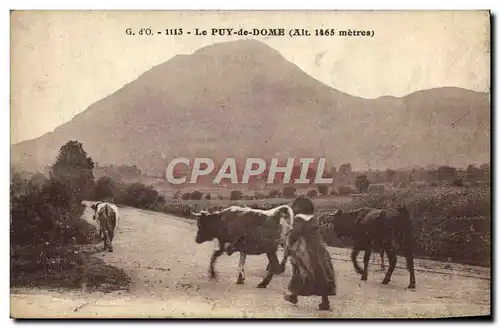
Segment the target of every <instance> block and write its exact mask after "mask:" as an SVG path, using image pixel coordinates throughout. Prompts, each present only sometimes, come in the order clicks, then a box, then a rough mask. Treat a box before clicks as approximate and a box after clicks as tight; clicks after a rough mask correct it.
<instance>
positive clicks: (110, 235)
mask: <svg viewBox="0 0 500 328" xmlns="http://www.w3.org/2000/svg"><path fill="white" fill-rule="evenodd" d="M108 229H109V230H108V238H109V244H108V252H110V253H111V252H113V237H114V232H113V229H112V228H111V227H109V228H108Z"/></svg>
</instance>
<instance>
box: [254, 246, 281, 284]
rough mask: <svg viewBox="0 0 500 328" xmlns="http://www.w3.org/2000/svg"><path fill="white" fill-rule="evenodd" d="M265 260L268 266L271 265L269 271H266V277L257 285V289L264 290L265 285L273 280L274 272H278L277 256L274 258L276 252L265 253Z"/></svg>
mask: <svg viewBox="0 0 500 328" xmlns="http://www.w3.org/2000/svg"><path fill="white" fill-rule="evenodd" d="M266 255H267V258H268V259H269V264H270V265H271V270H267V275H266V276H265V277H264V279H263V280H262V281H261V282H260V284H258V285H257V288H266V287H267V285H269V283H270V282H271V280H272V279H273V274H274V272H275V271H279V261H278V256H276V252H273V253H266Z"/></svg>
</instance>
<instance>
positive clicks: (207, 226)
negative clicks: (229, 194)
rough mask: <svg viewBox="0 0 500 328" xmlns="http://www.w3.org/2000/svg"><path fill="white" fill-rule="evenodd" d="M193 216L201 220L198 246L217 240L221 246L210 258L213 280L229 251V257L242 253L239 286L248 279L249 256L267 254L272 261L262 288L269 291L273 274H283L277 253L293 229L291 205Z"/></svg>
mask: <svg viewBox="0 0 500 328" xmlns="http://www.w3.org/2000/svg"><path fill="white" fill-rule="evenodd" d="M191 214H192V215H193V216H194V217H196V218H197V220H198V232H197V234H196V243H198V244H201V243H204V242H206V241H210V240H213V239H217V240H218V243H219V249H218V250H215V251H214V252H213V254H212V257H211V259H210V268H209V272H210V277H211V278H215V277H216V274H215V270H214V265H215V262H216V260H217V258H218V257H219V256H221V255H222V254H223V253H224V251H227V252H228V255H230V254H232V252H234V251H238V252H240V260H239V266H238V269H239V274H238V280H237V281H236V283H237V284H243V282H244V280H245V271H244V265H245V260H246V256H247V255H260V254H264V253H265V254H266V255H267V258H268V260H269V264H270V266H268V269H267V275H266V277H265V278H264V279H263V280H262V282H261V283H259V285H258V286H257V287H258V288H266V287H267V285H268V284H269V283H270V282H271V279H272V277H273V274H274V273H281V272H282V267H281V266H280V264H279V262H278V257H277V256H276V251H277V248H278V245H280V244H283V243H284V242H285V238H286V235H287V233H288V232H289V231H290V229H291V227H292V219H293V211H292V209H291V208H290V207H289V206H287V205H281V206H278V207H275V208H273V209H270V210H267V211H265V210H258V209H252V208H249V207H239V206H231V207H229V208H227V209H224V210H222V211H216V212H206V211H201V212H199V213H194V212H191ZM227 248H229V249H228V250H227ZM283 264H284V263H283Z"/></svg>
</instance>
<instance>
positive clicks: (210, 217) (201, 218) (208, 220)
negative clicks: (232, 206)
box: [191, 211, 221, 244]
mask: <svg viewBox="0 0 500 328" xmlns="http://www.w3.org/2000/svg"><path fill="white" fill-rule="evenodd" d="M191 216H193V217H195V218H196V219H197V221H198V232H197V233H196V239H195V241H196V243H198V244H201V243H204V242H206V241H210V240H212V239H214V238H215V237H216V235H217V229H218V227H219V222H220V217H221V214H220V213H219V212H215V213H209V212H206V211H201V212H199V213H195V212H191Z"/></svg>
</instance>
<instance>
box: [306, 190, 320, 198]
mask: <svg viewBox="0 0 500 328" xmlns="http://www.w3.org/2000/svg"><path fill="white" fill-rule="evenodd" d="M306 195H307V197H311V198H313V197H316V196H317V195H318V192H317V191H316V190H315V189H310V190H308V191H307V194H306Z"/></svg>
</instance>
